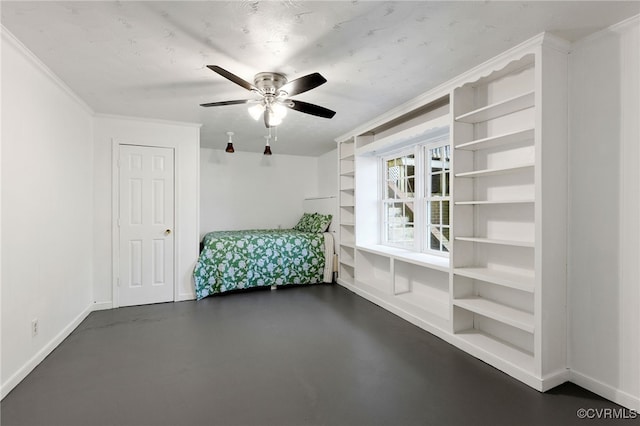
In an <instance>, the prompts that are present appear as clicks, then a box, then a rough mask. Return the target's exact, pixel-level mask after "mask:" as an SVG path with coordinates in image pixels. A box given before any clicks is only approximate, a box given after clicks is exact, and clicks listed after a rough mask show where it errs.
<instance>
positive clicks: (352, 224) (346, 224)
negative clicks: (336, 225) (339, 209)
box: [340, 222, 356, 226]
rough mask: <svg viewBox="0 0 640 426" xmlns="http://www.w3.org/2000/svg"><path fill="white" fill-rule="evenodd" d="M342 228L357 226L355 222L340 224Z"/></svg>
mask: <svg viewBox="0 0 640 426" xmlns="http://www.w3.org/2000/svg"><path fill="white" fill-rule="evenodd" d="M340 226H356V224H355V223H353V222H340Z"/></svg>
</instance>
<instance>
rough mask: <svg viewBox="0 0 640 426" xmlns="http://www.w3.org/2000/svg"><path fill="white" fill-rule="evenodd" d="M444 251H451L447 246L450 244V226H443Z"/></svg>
mask: <svg viewBox="0 0 640 426" xmlns="http://www.w3.org/2000/svg"><path fill="white" fill-rule="evenodd" d="M442 236H443V239H442V251H447V252H448V251H449V249H448V248H447V247H446V246H448V245H449V228H442Z"/></svg>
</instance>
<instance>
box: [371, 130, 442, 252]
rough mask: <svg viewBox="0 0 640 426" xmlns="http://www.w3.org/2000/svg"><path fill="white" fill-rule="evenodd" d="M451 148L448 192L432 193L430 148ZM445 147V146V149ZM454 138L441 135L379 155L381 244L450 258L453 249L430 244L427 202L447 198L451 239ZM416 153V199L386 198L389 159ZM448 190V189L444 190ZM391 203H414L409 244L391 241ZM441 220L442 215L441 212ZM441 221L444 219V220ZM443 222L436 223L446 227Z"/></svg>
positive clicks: (379, 239) (414, 190)
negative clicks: (441, 248)
mask: <svg viewBox="0 0 640 426" xmlns="http://www.w3.org/2000/svg"><path fill="white" fill-rule="evenodd" d="M439 147H442V148H445V147H448V152H449V168H448V173H449V195H446V196H440V197H433V196H431V192H430V191H431V179H430V178H431V173H430V170H431V169H432V164H431V158H429V155H428V154H429V150H431V149H434V148H439ZM445 149H446V148H445ZM451 152H452V150H451V141H450V138H449V135H448V134H447V135H446V136H444V137H439V138H437V139H431V140H427V141H422V142H417V143H415V144H414V145H412V146H410V147H406V148H403V149H398V150H395V151H392V152H388V153H385V154H384V155H380V156H379V163H378V164H379V174H378V215H379V218H380V221H379V223H380V226H379V234H378V237H379V238H378V241H379V243H380V244H381V245H383V246H386V247H393V248H400V249H404V250H409V251H412V252H415V253H424V254H429V255H435V256H440V257H446V258H448V257H449V256H450V251H441V250H435V249H431V248H430V247H429V242H430V238H429V229H430V227H431V226H432V224H431V223H430V216H429V208H428V205H429V204H428V203H429V202H431V201H448V203H449V204H448V206H449V212H448V214H449V224H448V225H446V227H447V228H448V229H449V242H450V241H451V240H450V238H451V200H452V196H451V189H450V186H451V181H452V178H451V174H452V160H451ZM409 155H413V158H414V175H413V178H414V188H413V194H414V196H413V198H386V197H387V182H388V161H389V160H393V159H397V158H401V157H404V156H409ZM442 176H443V179H444V178H445V174H444V172H442ZM445 193H446V191H445ZM392 202H401V203H406V202H411V203H413V242H412V243H410V244H402V243H394V242H392V241H389V238H388V237H389V225H388V224H389V222H388V219H387V210H386V206H387V205H388V204H390V203H392ZM440 217H441V219H442V214H441V216H440ZM441 222H442V220H441ZM441 222H439V223H438V224H437V226H440V227H443V226H442V224H441Z"/></svg>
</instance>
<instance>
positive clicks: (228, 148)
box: [224, 132, 236, 154]
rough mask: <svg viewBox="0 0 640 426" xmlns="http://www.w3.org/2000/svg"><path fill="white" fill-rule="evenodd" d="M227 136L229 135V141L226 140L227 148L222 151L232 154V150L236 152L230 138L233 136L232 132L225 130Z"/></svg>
mask: <svg viewBox="0 0 640 426" xmlns="http://www.w3.org/2000/svg"><path fill="white" fill-rule="evenodd" d="M227 136H229V142H227V148H226V149H225V150H224V151H225V152H228V153H229V154H233V153H234V152H236V150H235V149H233V141H232V140H231V138H232V137H233V132H227Z"/></svg>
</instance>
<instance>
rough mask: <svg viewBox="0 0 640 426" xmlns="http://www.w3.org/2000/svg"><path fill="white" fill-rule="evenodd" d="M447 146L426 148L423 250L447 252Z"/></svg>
mask: <svg viewBox="0 0 640 426" xmlns="http://www.w3.org/2000/svg"><path fill="white" fill-rule="evenodd" d="M450 152H451V151H450V148H449V145H446V144H442V145H440V146H428V147H425V163H426V164H425V171H426V173H425V175H426V181H427V188H426V194H425V210H426V211H427V221H426V222H427V223H426V228H425V230H426V236H425V237H426V238H425V241H426V243H427V244H426V245H427V247H426V250H425V251H436V252H439V253H448V252H449V235H450V232H449V230H450V222H449V202H450V193H449V182H451V169H450Z"/></svg>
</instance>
